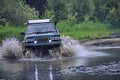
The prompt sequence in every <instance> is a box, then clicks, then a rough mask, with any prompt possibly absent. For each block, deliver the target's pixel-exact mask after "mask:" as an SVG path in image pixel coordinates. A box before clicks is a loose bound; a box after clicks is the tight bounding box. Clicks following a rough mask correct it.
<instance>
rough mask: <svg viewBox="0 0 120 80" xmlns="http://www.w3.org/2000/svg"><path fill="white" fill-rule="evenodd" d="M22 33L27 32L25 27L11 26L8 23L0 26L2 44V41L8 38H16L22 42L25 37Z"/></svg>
mask: <svg viewBox="0 0 120 80" xmlns="http://www.w3.org/2000/svg"><path fill="white" fill-rule="evenodd" d="M22 31H25V27H24V26H19V27H16V26H10V25H9V24H8V23H6V24H5V26H2V25H0V42H1V41H2V39H5V38H8V37H16V38H18V39H19V40H22V38H23V36H21V35H20V32H22Z"/></svg>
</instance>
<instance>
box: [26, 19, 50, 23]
mask: <svg viewBox="0 0 120 80" xmlns="http://www.w3.org/2000/svg"><path fill="white" fill-rule="evenodd" d="M44 22H50V19H39V20H28V22H27V23H28V24H34V23H44Z"/></svg>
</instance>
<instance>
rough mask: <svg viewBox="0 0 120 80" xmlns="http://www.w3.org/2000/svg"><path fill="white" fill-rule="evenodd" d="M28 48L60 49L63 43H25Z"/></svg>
mask: <svg viewBox="0 0 120 80" xmlns="http://www.w3.org/2000/svg"><path fill="white" fill-rule="evenodd" d="M23 44H24V46H25V47H26V48H29V47H44V48H48V49H52V48H58V47H60V46H61V41H56V42H46V43H23Z"/></svg>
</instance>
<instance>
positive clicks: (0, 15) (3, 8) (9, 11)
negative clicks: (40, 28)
mask: <svg viewBox="0 0 120 80" xmlns="http://www.w3.org/2000/svg"><path fill="white" fill-rule="evenodd" d="M0 3H1V5H0V21H1V23H5V22H4V20H2V19H5V20H6V22H10V23H11V24H13V25H17V26H18V25H22V24H23V23H25V22H26V21H27V20H28V19H37V18H38V12H37V11H35V9H34V8H30V7H29V6H28V5H26V4H25V3H24V0H0Z"/></svg>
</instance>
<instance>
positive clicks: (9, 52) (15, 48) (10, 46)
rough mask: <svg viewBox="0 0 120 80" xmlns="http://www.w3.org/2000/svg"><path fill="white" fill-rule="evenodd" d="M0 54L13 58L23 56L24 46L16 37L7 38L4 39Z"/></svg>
mask: <svg viewBox="0 0 120 80" xmlns="http://www.w3.org/2000/svg"><path fill="white" fill-rule="evenodd" d="M0 55H2V56H3V57H8V58H13V57H21V56H22V47H21V44H20V42H19V41H18V40H17V39H16V38H6V39H5V40H3V41H2V46H1V49H0Z"/></svg>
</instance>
